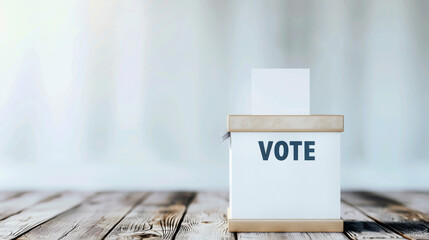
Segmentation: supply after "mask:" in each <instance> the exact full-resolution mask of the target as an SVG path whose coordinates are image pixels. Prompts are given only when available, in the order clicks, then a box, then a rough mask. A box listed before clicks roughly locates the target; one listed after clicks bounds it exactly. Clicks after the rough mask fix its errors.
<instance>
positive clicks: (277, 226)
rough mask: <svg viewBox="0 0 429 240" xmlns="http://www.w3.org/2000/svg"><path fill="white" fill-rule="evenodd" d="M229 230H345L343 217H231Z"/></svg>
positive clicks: (229, 214) (229, 218) (229, 212)
mask: <svg viewBox="0 0 429 240" xmlns="http://www.w3.org/2000/svg"><path fill="white" fill-rule="evenodd" d="M227 214H228V231H229V232H343V231H344V220H343V219H231V217H230V216H231V211H230V209H229V208H228V209H227Z"/></svg>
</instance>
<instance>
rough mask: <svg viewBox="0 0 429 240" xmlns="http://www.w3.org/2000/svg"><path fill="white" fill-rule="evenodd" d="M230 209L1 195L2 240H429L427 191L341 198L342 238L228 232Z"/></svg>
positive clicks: (129, 196)
mask: <svg viewBox="0 0 429 240" xmlns="http://www.w3.org/2000/svg"><path fill="white" fill-rule="evenodd" d="M227 207H228V193H227V192H10V191H9V192H0V239H429V192H381V193H379V192H377V193H375V192H343V193H342V218H343V219H344V220H345V225H344V232H343V233H238V234H237V233H229V232H228V226H227V218H226V209H227ZM321 207H323V206H321Z"/></svg>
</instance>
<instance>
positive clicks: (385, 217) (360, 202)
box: [342, 192, 429, 239]
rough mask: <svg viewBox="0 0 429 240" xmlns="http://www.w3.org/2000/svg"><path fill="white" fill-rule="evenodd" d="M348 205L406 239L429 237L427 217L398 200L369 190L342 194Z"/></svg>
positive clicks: (428, 220)
mask: <svg viewBox="0 0 429 240" xmlns="http://www.w3.org/2000/svg"><path fill="white" fill-rule="evenodd" d="M342 199H343V201H344V202H346V203H348V204H349V205H351V206H353V207H355V208H357V209H359V210H360V211H362V212H364V213H365V215H367V216H368V217H370V218H371V219H373V220H374V221H376V222H378V223H380V224H382V225H383V226H385V227H387V228H389V229H391V230H392V231H394V232H396V233H398V234H400V235H401V236H403V237H404V238H408V239H429V219H428V218H426V217H425V216H424V214H422V213H421V212H419V211H417V210H414V209H412V208H410V207H407V206H406V205H405V204H404V203H402V202H401V201H399V200H396V199H393V198H389V197H386V196H383V195H381V194H378V193H371V192H353V193H344V194H342Z"/></svg>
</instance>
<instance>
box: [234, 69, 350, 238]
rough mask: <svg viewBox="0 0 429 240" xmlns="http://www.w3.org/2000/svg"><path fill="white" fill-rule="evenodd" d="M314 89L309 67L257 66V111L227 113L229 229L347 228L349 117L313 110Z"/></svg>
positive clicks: (254, 95) (254, 74)
mask: <svg viewBox="0 0 429 240" xmlns="http://www.w3.org/2000/svg"><path fill="white" fill-rule="evenodd" d="M309 92H310V89H309V71H308V70H306V69H292V70H291V69H286V70H285V69H274V70H271V69H268V70H267V69H264V70H256V71H253V72H252V114H250V115H229V116H228V118H227V130H228V132H229V133H230V160H229V161H230V205H229V209H228V224H229V231H230V232H342V231H343V221H342V219H341V218H340V201H341V199H340V198H341V197H340V135H341V133H342V132H343V131H344V117H343V116H342V115H310V114H309V102H310V100H309V96H310V94H309ZM276 94H280V95H279V96H278V97H277V96H276ZM268 105H270V106H268ZM272 105H276V106H274V107H273V106H272ZM264 106H267V108H268V109H269V111H267V109H266V108H264Z"/></svg>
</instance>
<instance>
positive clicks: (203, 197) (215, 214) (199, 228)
mask: <svg viewBox="0 0 429 240" xmlns="http://www.w3.org/2000/svg"><path fill="white" fill-rule="evenodd" d="M227 208H228V193H227V192H220V193H216V192H201V193H198V194H197V196H196V197H195V198H194V200H193V201H192V202H191V204H190V206H189V208H188V210H187V212H186V215H185V217H184V219H183V222H182V225H181V227H180V230H179V233H178V234H177V236H176V239H201V238H202V236H204V239H234V235H233V234H232V233H230V232H228V220H227Z"/></svg>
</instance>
